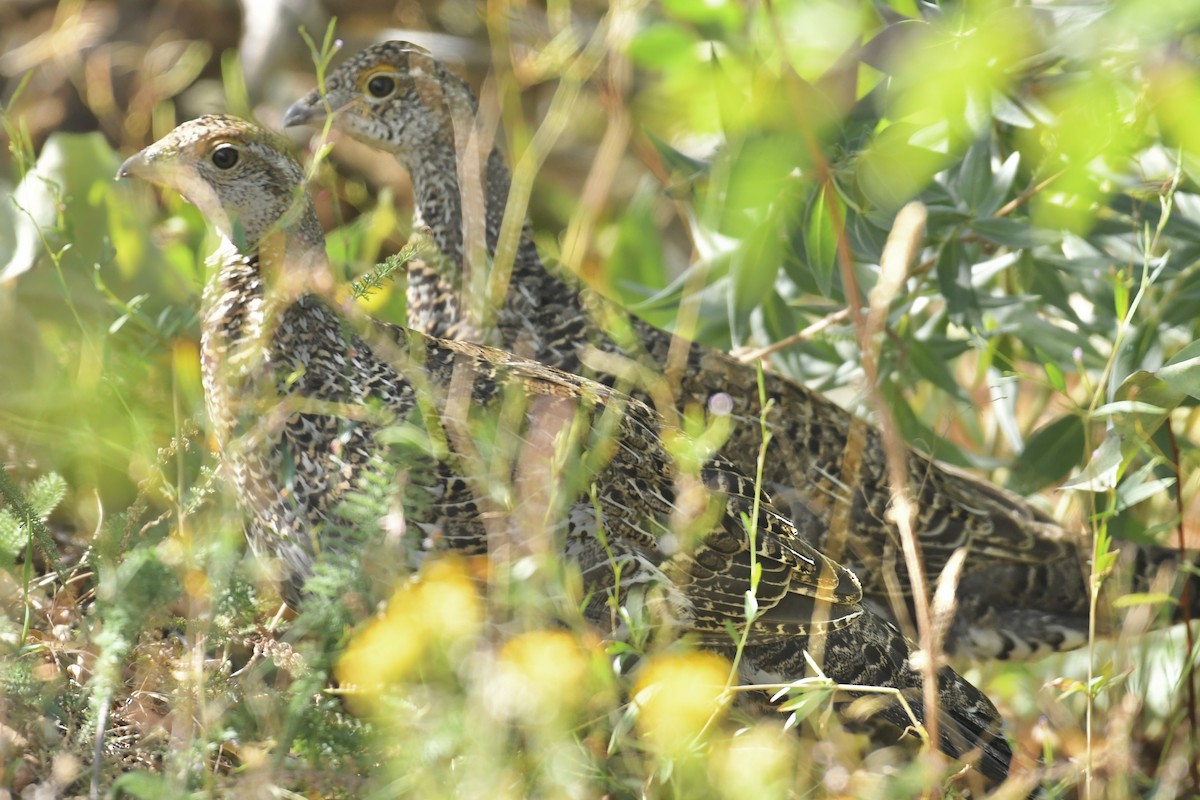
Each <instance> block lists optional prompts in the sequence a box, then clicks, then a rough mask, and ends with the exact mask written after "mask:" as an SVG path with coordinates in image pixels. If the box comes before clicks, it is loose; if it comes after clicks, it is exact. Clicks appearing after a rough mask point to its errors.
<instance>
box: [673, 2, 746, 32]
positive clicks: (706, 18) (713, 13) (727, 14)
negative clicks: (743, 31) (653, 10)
mask: <svg viewBox="0 0 1200 800" xmlns="http://www.w3.org/2000/svg"><path fill="white" fill-rule="evenodd" d="M663 10H664V11H666V12H667V13H668V14H670V15H671V16H673V17H676V18H678V19H683V20H687V21H688V22H694V23H696V24H698V25H720V26H721V27H723V28H726V29H727V30H736V29H737V28H739V27H741V24H742V17H743V16H744V14H745V12H743V11H742V7H741V6H740V5H739V4H738V3H737V2H734V0H664V2H663Z"/></svg>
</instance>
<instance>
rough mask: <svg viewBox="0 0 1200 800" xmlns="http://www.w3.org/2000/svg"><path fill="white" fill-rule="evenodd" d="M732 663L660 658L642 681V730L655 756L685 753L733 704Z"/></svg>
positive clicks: (695, 656) (688, 656)
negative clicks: (728, 687) (729, 681)
mask: <svg viewBox="0 0 1200 800" xmlns="http://www.w3.org/2000/svg"><path fill="white" fill-rule="evenodd" d="M728 677H729V662H728V661H726V660H725V659H723V658H721V657H720V656H718V655H714V654H712V653H685V654H679V655H666V656H660V657H658V658H656V659H654V660H653V661H651V662H650V664H649V665H648V666H647V667H646V669H645V670H644V671H643V672H642V674H641V675H640V676H639V677H638V681H637V684H636V687H635V690H634V702H635V703H636V704H637V706H638V716H637V728H638V731H639V732H640V733H641V735H642V736H643V738H644V739H645V740H646V742H647V743H648V744H649V745H650V746H651V747H653V748H655V749H656V750H658V751H660V752H667V753H682V752H684V751H685V750H687V749H688V748H689V747H690V746H691V744H692V742H693V741H694V740H695V738H696V736H697V735H698V734H700V732H701V731H703V730H704V728H705V726H706V725H707V724H708V723H709V721H710V720H711V719H712V718H713V717H714V716H716V715H719V714H720V713H721V712H722V711H723V710H724V707H725V705H726V704H727V702H728V698H727V696H726V693H725V685H726V681H727V679H728Z"/></svg>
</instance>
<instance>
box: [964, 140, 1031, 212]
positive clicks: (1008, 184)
mask: <svg viewBox="0 0 1200 800" xmlns="http://www.w3.org/2000/svg"><path fill="white" fill-rule="evenodd" d="M1020 163H1021V153H1020V151H1017V150H1014V151H1013V152H1012V153H1010V154H1009V156H1008V158H1006V159H1004V163H1003V164H1001V165H1000V169H999V170H997V171H996V174H994V175H993V176H992V185H991V187H990V188H989V189H988V192H987V194H986V195H985V196H984V198H983V200H981V201H980V203H979V207H978V208H977V209H975V211H976V213H978V214H979V215H980V216H989V215H991V214H995V213H996V211H997V210H999V208H1000V206H1001V205H1002V204H1003V203H1004V201H1005V200H1006V199H1007V198H1008V193H1009V191H1010V190H1011V189H1012V185H1013V179H1014V178H1016V176H1017V167H1018V166H1019V165H1020Z"/></svg>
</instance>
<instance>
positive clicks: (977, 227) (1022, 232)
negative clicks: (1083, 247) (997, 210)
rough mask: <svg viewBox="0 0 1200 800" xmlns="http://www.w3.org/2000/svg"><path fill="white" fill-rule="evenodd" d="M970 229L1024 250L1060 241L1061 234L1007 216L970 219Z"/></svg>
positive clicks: (996, 241)
mask: <svg viewBox="0 0 1200 800" xmlns="http://www.w3.org/2000/svg"><path fill="white" fill-rule="evenodd" d="M970 225H971V230H973V231H975V233H977V234H979V235H980V236H981V237H982V238H984V239H987V240H988V241H989V242H992V243H993V244H998V245H1001V246H1003V247H1013V248H1017V249H1021V250H1024V249H1026V248H1030V247H1038V246H1041V245H1055V244H1058V243H1059V242H1060V241H1062V234H1061V233H1058V232H1056V231H1052V230H1046V229H1044V228H1035V227H1033V226H1032V225H1031V224H1030V223H1028V222H1026V221H1023V220H1016V219H1008V218H1007V217H989V218H987V219H977V220H972V221H971V223H970Z"/></svg>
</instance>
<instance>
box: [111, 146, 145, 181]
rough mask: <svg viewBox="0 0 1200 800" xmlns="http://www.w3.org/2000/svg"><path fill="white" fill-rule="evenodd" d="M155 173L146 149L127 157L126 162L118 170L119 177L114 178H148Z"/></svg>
mask: <svg viewBox="0 0 1200 800" xmlns="http://www.w3.org/2000/svg"><path fill="white" fill-rule="evenodd" d="M152 173H153V168H152V167H151V166H150V162H149V160H148V159H147V158H146V151H145V150H142V151H141V152H138V153H135V154H134V155H132V156H130V157H129V158H127V159H125V163H124V164H122V165H121V168H120V169H118V170H117V177H116V178H115V179H114V180H118V181H119V180H121V179H122V178H142V179H144V180H145V179H148V178H150V176H151V174H152Z"/></svg>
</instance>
